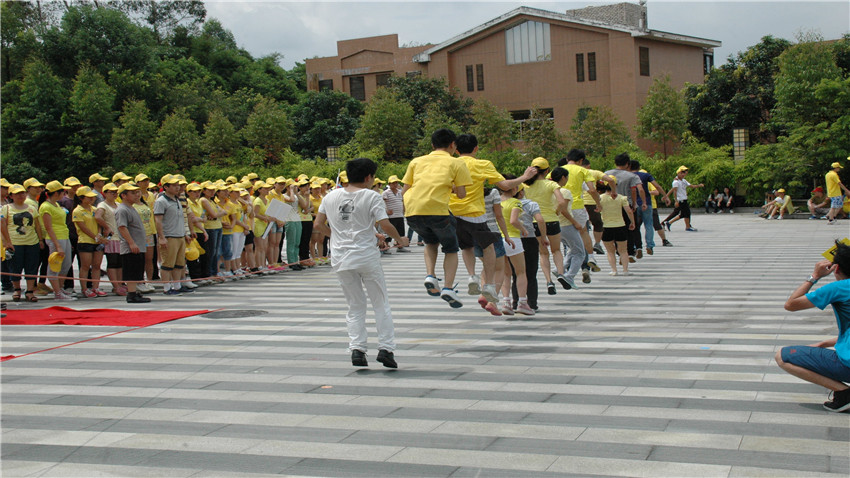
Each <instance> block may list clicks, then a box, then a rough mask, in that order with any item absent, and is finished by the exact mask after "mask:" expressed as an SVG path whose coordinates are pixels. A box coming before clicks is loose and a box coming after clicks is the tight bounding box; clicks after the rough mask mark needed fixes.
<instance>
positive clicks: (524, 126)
mask: <svg viewBox="0 0 850 478" xmlns="http://www.w3.org/2000/svg"><path fill="white" fill-rule="evenodd" d="M541 111H542V112H543V113H544V114H545V115H546V116H548V120H549V121H555V110H554V109H553V108H541ZM510 115H511V119H513V120H514V139H518V140H520V141H522V140H523V139H524V136H525V133H527V132H528V130H529V128H530V126H529V120H530V119H531V110H516V111H511V112H510Z"/></svg>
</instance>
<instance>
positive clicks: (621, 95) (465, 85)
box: [306, 3, 721, 130]
mask: <svg viewBox="0 0 850 478" xmlns="http://www.w3.org/2000/svg"><path fill="white" fill-rule="evenodd" d="M720 45H721V44H720V42H719V41H716V40H708V39H704V38H695V37H689V36H685V35H679V34H674V33H667V32H661V31H655V30H650V29H649V28H648V27H647V22H646V7H645V6H644V5H637V4H632V3H620V4H616V5H606V6H600V7H588V8H583V9H578V10H568V11H567V12H565V13H557V12H550V11H546V10H540V9H535V8H529V7H520V8H517V9H515V10H512V11H510V12H508V13H506V14H504V15H502V16H500V17H498V18H494V19H493V20H491V21H489V22H487V23H484V24H482V25H479V26H477V27H475V28H473V29H471V30H469V31H467V32H465V33H462V34H460V35H458V36H456V37H454V38H451V39H449V40H446V41H444V42H442V43H440V44H438V45H428V46H419V47H413V48H400V47H399V45H398V37H397V35H385V36H379V37H369V38H360V39H355V40H345V41H340V42H337V51H338V55H337V56H335V57H326V58H316V59H312V60H307V65H306V66H307V83H308V88H309V89H311V90H320V89H335V90H341V91H344V92H346V93H349V94H351V95H352V96H353V97H355V98H358V99H361V100H364V101H366V100H368V99H369V98H370V97H371V95H372V94H373V93H374V91H375V90H376V89H377V88H378V87H379V86H381V85H382V84H384V83H385V82H386V80H387V78H389V76H390V75H399V76H400V75H419V74H421V75H426V76H430V77H445V78H446V79H447V80H448V82H449V84H450V85H451V86H454V87H457V88H459V89H460V90H461V92H463V94H465V95H468V96H469V97H471V98H473V99H475V98H480V97H483V98H486V99H488V100H489V101H491V102H492V103H494V104H496V105H498V106H500V107H502V108H505V109H507V110H509V111H510V112H511V114H512V115H513V117H514V119H516V120H522V119H524V118H526V117H527V116H528V112H529V110H530V109H531V108H532V107H534V106H535V105H537V106H539V107H542V108H544V109H547V110H549V111H550V114H552V116H553V117H554V120H555V124H556V125H557V127H558V128H559V129H562V130H566V129H568V128H569V126H570V124H571V122H572V120H573V118H574V117H575V115H576V112H577V111H578V109H579V108H581V107H583V106H592V105H608V106H610V107H611V108H612V109H613V110H614V112H615V113H616V114H617V115H618V116H619V117H620V119H622V120H623V121H624V122H625V123H626V125H627V126H629V128H631V129H632V130H633V129H634V126H635V122H636V112H637V109H638V108H639V107H640V106H641V105H642V104H643V102H644V101H645V98H646V94H647V91H648V90H649V86H650V85H651V83H652V79H653V78H655V77H659V76H663V75H668V74H669V75H670V78H671V80H672V84H673V86H674V87H676V88H681V87H682V86H684V84H685V82H690V83H702V81H703V76H704V74H705V72H706V70H707V69H708V68H710V67H711V66H712V64H713V49H714V48H716V47H719V46H720Z"/></svg>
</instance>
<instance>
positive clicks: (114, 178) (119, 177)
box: [112, 171, 133, 183]
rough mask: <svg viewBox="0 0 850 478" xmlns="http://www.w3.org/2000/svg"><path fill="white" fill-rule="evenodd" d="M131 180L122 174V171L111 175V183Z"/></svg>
mask: <svg viewBox="0 0 850 478" xmlns="http://www.w3.org/2000/svg"><path fill="white" fill-rule="evenodd" d="M131 179H133V178H131V177H130V176H127V175H126V174H124V171H118V172H117V173H115V174H113V175H112V182H113V183H117V182H118V181H130V180H131Z"/></svg>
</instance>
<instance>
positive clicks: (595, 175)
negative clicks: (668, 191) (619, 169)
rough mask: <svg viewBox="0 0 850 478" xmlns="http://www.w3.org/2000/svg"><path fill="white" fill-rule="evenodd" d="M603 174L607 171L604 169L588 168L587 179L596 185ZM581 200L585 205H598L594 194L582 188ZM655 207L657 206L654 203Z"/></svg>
mask: <svg viewBox="0 0 850 478" xmlns="http://www.w3.org/2000/svg"><path fill="white" fill-rule="evenodd" d="M603 176H605V173H603V172H602V171H597V170H595V169H588V170H587V181H593V183H594V186H595V185H596V182H597V181H599V180H600V179H602V177H603ZM581 200H582V201H584V205H585V206H595V205H596V201H595V200H594V199H593V196H591V195H590V193H589V192H587V191H584V190H582V192H581ZM653 207H655V206H654V205H653Z"/></svg>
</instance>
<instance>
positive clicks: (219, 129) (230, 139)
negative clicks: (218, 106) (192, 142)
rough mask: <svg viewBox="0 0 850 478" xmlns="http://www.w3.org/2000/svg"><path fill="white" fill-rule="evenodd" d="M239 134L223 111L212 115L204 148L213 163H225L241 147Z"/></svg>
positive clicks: (205, 128)
mask: <svg viewBox="0 0 850 478" xmlns="http://www.w3.org/2000/svg"><path fill="white" fill-rule="evenodd" d="M239 144H240V138H239V132H238V131H236V128H234V127H233V123H231V122H230V120H228V119H227V116H225V115H224V114H223V113H222V112H221V111H218V110H215V111H213V112H212V113H210V119H209V121H208V122H207V124H206V126H205V127H204V137H203V147H204V151H206V152H207V154H208V155H209V157H210V159H211V160H212V162H213V163H219V164H221V163H224V162H225V160H226V159H228V158H230V157H231V156H233V152H234V151H235V150H236V148H238V147H239Z"/></svg>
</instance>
